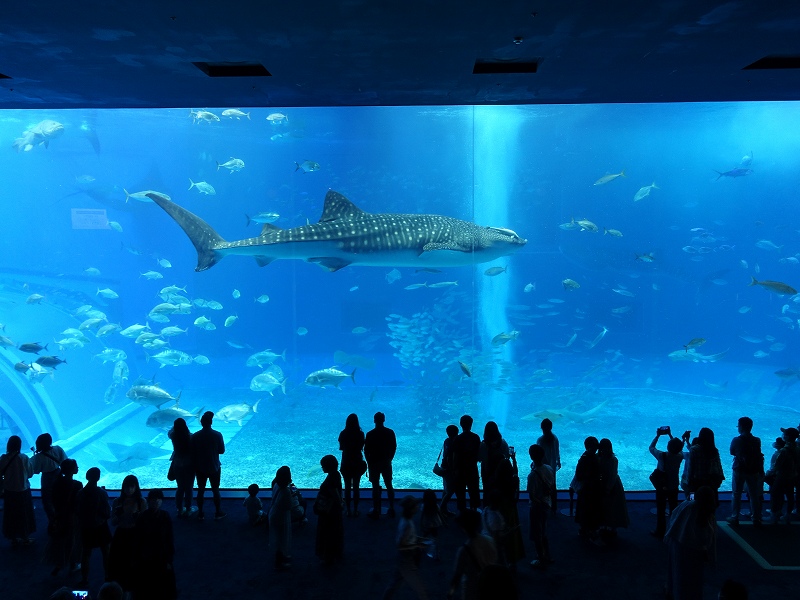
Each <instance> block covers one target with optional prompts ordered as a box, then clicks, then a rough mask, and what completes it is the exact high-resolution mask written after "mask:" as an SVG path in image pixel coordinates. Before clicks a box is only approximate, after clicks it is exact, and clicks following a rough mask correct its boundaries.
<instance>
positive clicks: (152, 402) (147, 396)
mask: <svg viewBox="0 0 800 600" xmlns="http://www.w3.org/2000/svg"><path fill="white" fill-rule="evenodd" d="M125 396H126V397H127V398H130V399H131V400H133V401H134V402H136V404H141V405H142V406H155V407H158V408H161V405H162V404H166V403H167V402H170V401H172V402H175V404H178V402H180V399H181V392H178V395H177V396H171V395H170V393H169V392H167V391H166V390H164V389H161V388H160V387H158V386H157V385H135V386H133V387H132V388H131V389H129V390H128V391H127V392H126V393H125Z"/></svg>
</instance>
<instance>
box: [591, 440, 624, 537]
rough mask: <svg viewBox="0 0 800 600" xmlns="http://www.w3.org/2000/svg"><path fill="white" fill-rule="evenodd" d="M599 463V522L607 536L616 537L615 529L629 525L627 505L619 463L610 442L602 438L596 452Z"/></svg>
mask: <svg viewBox="0 0 800 600" xmlns="http://www.w3.org/2000/svg"><path fill="white" fill-rule="evenodd" d="M597 456H598V459H599V461H600V479H601V484H602V486H603V488H602V489H603V492H602V493H603V516H602V518H601V520H600V524H601V526H602V528H603V529H604V530H606V531H608V535H610V536H611V537H616V535H617V527H622V528H627V527H628V525H630V522H631V521H630V517H629V516H628V504H627V503H626V502H625V488H624V487H623V486H622V480H621V479H620V478H619V461H618V460H617V456H616V454H614V448H613V446H612V444H611V440H609V439H608V438H603V439H602V440H600V446H599V449H598V452H597Z"/></svg>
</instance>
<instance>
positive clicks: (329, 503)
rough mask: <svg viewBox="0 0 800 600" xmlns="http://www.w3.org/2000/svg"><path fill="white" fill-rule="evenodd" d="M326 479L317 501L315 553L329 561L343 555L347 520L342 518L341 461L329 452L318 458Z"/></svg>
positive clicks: (315, 510)
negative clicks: (344, 520)
mask: <svg viewBox="0 0 800 600" xmlns="http://www.w3.org/2000/svg"><path fill="white" fill-rule="evenodd" d="M319 465H320V466H321V467H322V472H323V473H325V474H326V477H325V480H324V481H323V482H322V485H320V486H319V493H318V494H317V499H316V501H315V502H314V512H315V513H316V515H317V541H316V554H317V556H318V557H319V559H320V560H321V561H323V562H324V563H325V564H326V565H330V564H333V563H334V562H336V561H337V560H339V559H341V558H342V555H343V553H344V523H343V522H342V478H341V476H340V475H339V470H338V469H339V461H338V460H336V457H335V456H333V455H332V454H327V455H325V456H323V457H322V459H321V460H320V461H319Z"/></svg>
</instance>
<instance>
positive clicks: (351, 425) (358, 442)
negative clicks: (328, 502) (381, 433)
mask: <svg viewBox="0 0 800 600" xmlns="http://www.w3.org/2000/svg"><path fill="white" fill-rule="evenodd" d="M339 450H341V451H342V468H341V473H342V477H343V478H344V502H345V506H346V508H347V516H348V517H357V516H358V515H360V514H361V513H359V512H358V501H359V499H360V498H361V493H360V491H359V486H360V484H361V477H362V476H363V475H364V473H365V472H366V470H367V463H366V462H365V461H364V457H363V455H362V454H361V452H362V451H363V450H364V432H363V431H362V430H361V427H360V426H359V424H358V415H356V414H355V413H353V414H350V415H347V420H346V421H345V423H344V429H343V430H342V432H341V433H340V434H339ZM351 489H352V490H353V510H352V511H351V510H350V490H351Z"/></svg>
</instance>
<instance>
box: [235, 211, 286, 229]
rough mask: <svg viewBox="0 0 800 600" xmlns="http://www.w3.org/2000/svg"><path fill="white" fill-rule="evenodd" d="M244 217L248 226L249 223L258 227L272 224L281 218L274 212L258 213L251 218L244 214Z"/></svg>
mask: <svg viewBox="0 0 800 600" xmlns="http://www.w3.org/2000/svg"><path fill="white" fill-rule="evenodd" d="M244 216H245V218H246V219H247V225H248V226H249V225H250V223H258V224H259V225H264V224H265V223H274V222H275V221H277V220H278V219H280V218H281V216H280V215H279V214H278V213H275V212H260V213H258V214H257V215H253V216H252V217H251V216H250V215H248V214H247V213H245V215H244Z"/></svg>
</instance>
